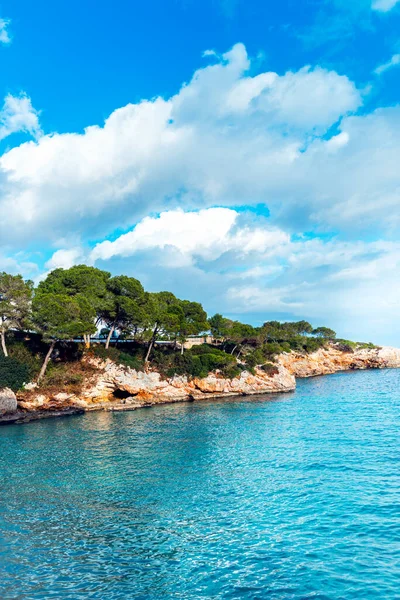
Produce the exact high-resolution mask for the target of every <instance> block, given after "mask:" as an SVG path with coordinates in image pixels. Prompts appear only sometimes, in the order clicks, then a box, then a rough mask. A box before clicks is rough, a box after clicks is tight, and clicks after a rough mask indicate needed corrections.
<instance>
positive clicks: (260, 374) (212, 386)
mask: <svg viewBox="0 0 400 600" xmlns="http://www.w3.org/2000/svg"><path fill="white" fill-rule="evenodd" d="M90 366H91V367H92V369H93V372H94V374H93V375H91V376H89V377H88V379H87V381H86V382H85V385H84V387H83V390H82V392H81V393H80V394H79V396H78V395H75V394H69V393H66V392H57V393H55V394H49V393H44V392H43V393H42V392H41V391H40V389H38V388H35V387H34V386H32V385H31V386H28V388H29V389H28V390H27V391H25V392H22V393H21V394H18V396H17V397H16V396H15V395H14V394H13V392H11V390H2V391H0V424H1V425H7V424H13V423H14V424H18V423H27V422H29V421H33V420H38V419H43V418H50V417H60V416H69V415H75V414H83V413H85V412H90V411H98V410H104V411H124V410H135V409H137V408H142V407H146V406H153V405H156V404H167V403H175V402H187V401H201V400H206V399H212V398H225V397H232V396H240V395H242V396H250V395H256V394H276V393H285V392H292V391H294V390H295V388H296V378H305V377H314V376H318V375H327V374H332V373H336V372H338V371H345V370H354V369H357V370H359V369H383V368H400V349H397V348H389V347H383V348H374V349H366V348H361V349H356V350H354V351H348V350H343V349H341V348H340V347H337V346H335V345H332V346H329V347H327V348H322V349H320V350H318V351H317V352H314V353H312V354H300V353H296V352H291V353H284V354H281V355H280V356H279V357H278V359H277V363H276V368H274V369H271V370H270V371H269V372H268V371H267V372H265V371H264V370H263V369H262V368H256V369H255V370H254V373H249V372H243V373H242V374H241V375H240V376H239V377H236V378H234V379H225V378H223V377H221V376H220V375H219V374H218V372H217V373H212V374H209V375H208V376H207V377H205V378H202V379H200V378H193V379H188V378H187V377H184V376H174V377H172V378H169V379H163V378H162V377H161V375H160V374H159V373H157V372H155V371H151V370H150V371H149V372H146V373H145V372H142V371H135V370H134V369H130V368H129V367H123V366H121V365H116V364H115V363H113V362H111V361H110V360H107V361H101V360H99V359H90Z"/></svg>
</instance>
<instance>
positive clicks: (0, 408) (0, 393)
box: [0, 388, 18, 416]
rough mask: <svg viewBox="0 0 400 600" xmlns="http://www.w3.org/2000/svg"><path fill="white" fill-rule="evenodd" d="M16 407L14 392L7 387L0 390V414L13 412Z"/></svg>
mask: <svg viewBox="0 0 400 600" xmlns="http://www.w3.org/2000/svg"><path fill="white" fill-rule="evenodd" d="M17 408H18V405H17V397H16V395H15V394H14V392H13V391H12V390H10V389H9V388H4V389H2V390H0V416H3V415H8V414H11V413H15V412H16V411H17Z"/></svg>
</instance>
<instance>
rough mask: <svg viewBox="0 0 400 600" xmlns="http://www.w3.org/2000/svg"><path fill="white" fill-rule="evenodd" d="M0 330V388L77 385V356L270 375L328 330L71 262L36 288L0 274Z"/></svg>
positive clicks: (163, 368)
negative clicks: (211, 307)
mask: <svg viewBox="0 0 400 600" xmlns="http://www.w3.org/2000/svg"><path fill="white" fill-rule="evenodd" d="M207 334H208V337H207V341H208V342H209V343H203V344H201V345H195V346H193V347H192V348H190V349H188V350H186V351H184V347H185V342H186V341H187V340H188V339H190V338H191V336H202V335H204V336H206V335H207ZM0 336H1V347H2V362H1V364H0V388H1V387H5V386H6V385H9V386H10V387H13V388H14V389H17V388H18V387H21V386H22V384H23V383H24V382H25V383H26V382H27V381H28V380H36V381H38V382H41V383H42V385H44V386H55V385H59V386H60V387H61V386H62V387H68V386H75V387H77V386H78V387H79V385H80V384H81V383H82V381H83V379H84V372H82V367H81V366H80V367H78V366H77V365H78V363H80V364H81V363H82V361H81V360H80V359H81V358H82V356H83V355H84V354H85V353H86V354H93V355H95V356H98V357H100V358H104V359H105V358H110V359H112V360H114V361H115V362H117V363H121V364H124V365H126V366H130V367H132V368H135V369H137V370H140V369H143V368H145V366H146V367H147V368H148V366H149V364H150V363H151V366H152V367H153V368H155V369H157V370H159V371H160V372H161V373H162V374H163V375H165V376H171V375H173V374H182V375H189V376H193V377H204V376H206V375H207V374H208V373H209V372H211V371H215V370H219V371H220V372H221V373H222V374H223V375H224V376H226V377H235V376H236V375H238V374H239V373H240V372H241V371H243V370H245V369H247V370H250V371H252V370H253V369H254V367H255V366H256V365H263V366H264V367H263V368H264V370H265V371H266V372H270V373H273V371H274V365H273V362H274V360H275V357H276V356H277V355H278V354H280V353H282V352H290V351H292V350H295V351H300V352H306V353H308V352H313V351H315V350H317V349H318V348H320V347H322V346H323V345H325V344H326V343H328V342H329V341H332V340H334V339H335V337H336V334H335V332H334V331H332V330H331V329H329V328H327V327H318V328H316V329H314V328H313V327H312V326H311V324H310V323H308V322H307V321H298V322H294V323H280V322H278V321H267V322H265V323H264V324H263V325H262V326H260V327H254V326H252V325H249V324H245V323H241V322H239V321H233V320H231V319H227V318H225V317H224V316H222V315H221V314H216V315H214V316H212V317H210V318H207V314H206V312H205V311H204V309H203V307H202V306H201V304H200V303H198V302H192V301H188V300H181V299H179V298H177V297H176V296H175V295H174V294H172V293H171V292H166V291H165V292H158V293H150V292H146V291H145V290H144V288H143V286H142V284H141V283H140V282H139V281H138V280H137V279H135V278H133V277H128V276H125V275H120V276H116V277H112V276H111V274H110V273H108V272H107V271H102V270H100V269H97V268H95V267H89V266H86V265H78V266H75V267H72V268H70V269H56V270H54V271H52V272H51V273H49V274H48V275H47V277H46V278H45V279H44V280H43V281H41V282H40V283H39V285H38V286H37V287H36V288H34V286H33V284H32V282H30V281H24V280H23V278H22V277H21V276H20V275H10V274H7V273H0ZM94 339H95V340H96V342H97V343H95V344H94V343H93V340H94ZM205 340H206V338H204V341H205ZM199 341H200V342H201V341H202V340H201V339H200V340H199ZM99 342H100V343H99ZM210 342H211V343H210ZM343 343H346V344H347V348H349V351H351V350H352V348H351V346H350V344H351V342H343ZM13 374H14V375H13ZM10 381H11V383H10ZM7 382H8V383H7Z"/></svg>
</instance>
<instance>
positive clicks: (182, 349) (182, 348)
mask: <svg viewBox="0 0 400 600" xmlns="http://www.w3.org/2000/svg"><path fill="white" fill-rule="evenodd" d="M183 344H184V342H183V341H181V355H182V356H183V351H184V347H183Z"/></svg>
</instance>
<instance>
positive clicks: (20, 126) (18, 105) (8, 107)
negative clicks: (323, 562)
mask: <svg viewBox="0 0 400 600" xmlns="http://www.w3.org/2000/svg"><path fill="white" fill-rule="evenodd" d="M20 131H21V132H24V133H29V134H30V135H31V136H32V137H34V138H38V137H39V136H40V134H41V130H40V125H39V113H38V111H37V110H35V109H34V108H33V106H32V102H31V99H30V98H28V96H27V95H26V94H21V95H19V96H12V95H11V94H8V95H7V96H6V98H5V100H4V104H3V108H2V109H1V111H0V140H2V139H4V138H5V137H7V136H9V135H11V134H12V133H17V132H20Z"/></svg>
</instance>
